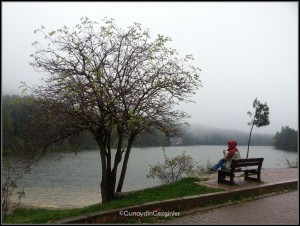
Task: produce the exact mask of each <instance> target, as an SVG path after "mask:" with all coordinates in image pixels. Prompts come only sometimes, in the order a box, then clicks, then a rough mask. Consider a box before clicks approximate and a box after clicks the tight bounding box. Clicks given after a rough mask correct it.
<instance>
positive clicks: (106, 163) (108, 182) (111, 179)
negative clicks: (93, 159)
mask: <svg viewBox="0 0 300 226" xmlns="http://www.w3.org/2000/svg"><path fill="white" fill-rule="evenodd" d="M96 141H97V143H98V146H99V149H100V157H101V168H102V180H101V184H100V188H101V197H102V203H107V202H110V201H111V200H113V198H114V194H115V186H116V173H113V172H111V153H110V151H106V148H105V147H106V142H109V141H107V139H105V138H104V137H97V138H96Z"/></svg>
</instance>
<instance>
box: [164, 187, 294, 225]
mask: <svg viewBox="0 0 300 226" xmlns="http://www.w3.org/2000/svg"><path fill="white" fill-rule="evenodd" d="M298 201H299V193H298V191H293V192H288V193H284V194H278V195H273V196H269V197H265V198H261V199H257V200H253V201H248V202H244V203H241V204H235V205H230V206H225V207H220V208H217V209H212V210H209V211H206V212H199V213H195V214H191V215H187V216H184V217H179V218H176V219H173V220H170V221H168V222H166V223H167V224H206V225H210V224H223V225H224V224H226V225H235V224H236V225H242V224H255V225H266V224H268V225H298V224H299V203H298Z"/></svg>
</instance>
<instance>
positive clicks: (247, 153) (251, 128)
mask: <svg viewBox="0 0 300 226" xmlns="http://www.w3.org/2000/svg"><path fill="white" fill-rule="evenodd" d="M253 126H254V123H253V124H252V127H251V130H250V135H249V140H248V149H247V156H246V159H247V158H248V153H249V146H250V140H251V134H252V130H253Z"/></svg>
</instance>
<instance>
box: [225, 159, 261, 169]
mask: <svg viewBox="0 0 300 226" xmlns="http://www.w3.org/2000/svg"><path fill="white" fill-rule="evenodd" d="M263 161H264V158H248V159H233V160H232V162H231V165H230V167H231V169H232V170H234V169H236V168H240V167H245V166H257V167H258V169H260V168H261V166H262V163H263Z"/></svg>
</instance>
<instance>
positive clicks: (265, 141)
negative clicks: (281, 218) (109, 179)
mask: <svg viewBox="0 0 300 226" xmlns="http://www.w3.org/2000/svg"><path fill="white" fill-rule="evenodd" d="M24 98H28V97H20V96H17V95H12V96H10V95H5V96H2V116H3V117H2V120H3V121H2V125H3V126H2V139H3V142H2V144H3V150H4V152H9V151H10V150H12V149H13V148H12V146H16V145H19V146H22V144H23V143H24V133H25V129H26V128H25V127H26V125H24V124H23V122H24V117H25V115H24V114H22V111H21V109H22V107H24V106H23V104H22V103H24V102H23V101H18V100H20V99H23V100H24ZM181 131H182V134H181V135H180V136H179V137H168V136H166V134H164V133H162V132H160V131H154V132H153V133H151V134H141V135H140V136H139V137H138V139H137V140H136V141H135V143H134V146H135V147H155V146H171V145H182V146H183V145H184V146H189V145H224V144H226V143H227V141H228V139H233V138H234V139H235V140H237V141H238V144H239V145H247V142H248V139H249V133H247V132H243V131H234V130H225V129H218V128H213V127H205V126H201V125H190V126H183V127H182V128H181ZM28 137H30V135H28V134H26V138H27V139H30V138H28ZM78 141H79V140H77V141H76V144H77V142H78ZM76 144H75V143H74V141H72V140H67V141H65V142H64V145H63V146H61V145H60V147H59V148H58V147H53V149H60V150H63V149H72V148H73V147H74V146H76ZM251 145H258V146H274V147H275V148H277V149H282V150H287V151H298V131H296V130H294V129H290V128H289V127H288V126H285V127H282V130H281V131H280V132H277V133H276V134H274V135H272V134H259V133H254V134H253V135H252V139H251ZM112 146H114V144H112ZM92 148H97V144H96V142H95V141H94V139H93V137H92V136H91V135H90V134H87V133H86V134H81V135H80V149H92Z"/></svg>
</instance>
